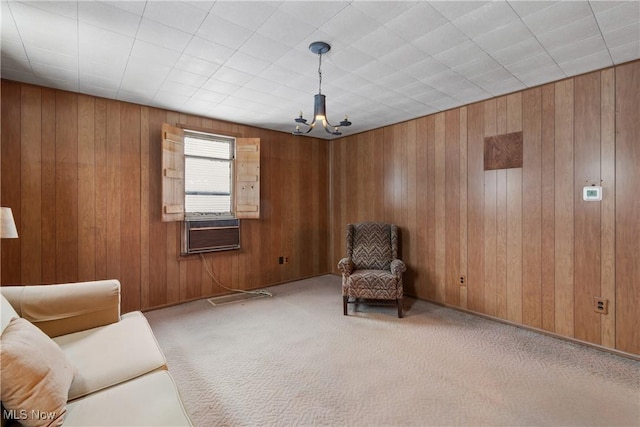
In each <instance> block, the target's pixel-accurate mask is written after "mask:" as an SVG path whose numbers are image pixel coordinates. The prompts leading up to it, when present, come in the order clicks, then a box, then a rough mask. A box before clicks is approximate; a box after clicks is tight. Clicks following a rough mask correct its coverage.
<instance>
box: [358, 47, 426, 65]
mask: <svg viewBox="0 0 640 427" xmlns="http://www.w3.org/2000/svg"><path fill="white" fill-rule="evenodd" d="M428 57H429V55H427V54H426V53H424V52H423V51H421V50H420V49H418V48H417V47H415V46H413V45H410V44H404V45H403V46H400V47H398V48H397V49H394V50H392V51H391V52H388V53H387V54H385V55H383V56H381V57H380V58H378V60H379V61H380V62H382V63H384V64H387V65H391V66H393V67H395V68H397V69H399V70H403V69H406V68H407V67H410V66H412V65H415V64H417V63H419V62H421V61H423V60H425V59H427V58H428ZM347 69H349V68H347Z"/></svg>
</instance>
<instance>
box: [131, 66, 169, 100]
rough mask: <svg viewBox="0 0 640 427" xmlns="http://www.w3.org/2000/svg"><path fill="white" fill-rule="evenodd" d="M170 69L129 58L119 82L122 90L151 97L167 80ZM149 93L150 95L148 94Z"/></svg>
mask: <svg viewBox="0 0 640 427" xmlns="http://www.w3.org/2000/svg"><path fill="white" fill-rule="evenodd" d="M170 71H171V67H167V66H162V65H154V66H152V67H151V66H149V62H147V61H146V60H144V59H140V58H130V59H129V62H128V63H127V68H126V70H125V72H124V75H123V77H122V82H121V88H122V89H123V90H126V91H129V92H133V91H134V90H137V91H139V92H140V93H146V94H147V95H148V96H151V95H153V94H154V93H155V92H156V91H157V90H158V88H159V87H160V85H161V84H162V83H163V82H164V80H165V79H166V78H167V75H168V74H169V72H170ZM148 92H151V93H148Z"/></svg>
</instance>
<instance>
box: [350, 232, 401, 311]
mask: <svg viewBox="0 0 640 427" xmlns="http://www.w3.org/2000/svg"><path fill="white" fill-rule="evenodd" d="M346 240H347V256H346V258H342V259H341V260H340V262H339V263H338V268H339V269H340V271H341V272H342V301H343V309H344V315H345V316H346V315H347V304H349V303H354V302H357V299H359V298H364V299H375V300H394V301H395V303H396V304H397V305H398V317H402V273H403V272H404V271H406V267H405V265H404V262H402V261H401V260H399V259H398V227H397V226H395V225H393V224H384V223H381V222H362V223H359V224H348V225H347V239H346Z"/></svg>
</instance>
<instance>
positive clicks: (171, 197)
mask: <svg viewBox="0 0 640 427" xmlns="http://www.w3.org/2000/svg"><path fill="white" fill-rule="evenodd" d="M183 220H184V131H183V130H182V129H180V128H176V127H173V126H169V125H168V124H166V123H163V124H162V221H164V222H171V221H183Z"/></svg>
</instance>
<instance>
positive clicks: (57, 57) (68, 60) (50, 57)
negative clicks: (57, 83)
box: [28, 47, 78, 73]
mask: <svg viewBox="0 0 640 427" xmlns="http://www.w3.org/2000/svg"><path fill="white" fill-rule="evenodd" d="M28 54H29V57H30V58H32V59H31V61H30V62H31V63H32V64H41V65H47V66H51V67H56V68H62V69H65V70H70V71H73V72H76V73H77V71H78V56H77V55H65V54H61V53H58V52H56V51H50V50H45V49H39V48H35V47H32V48H29V52H28Z"/></svg>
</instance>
